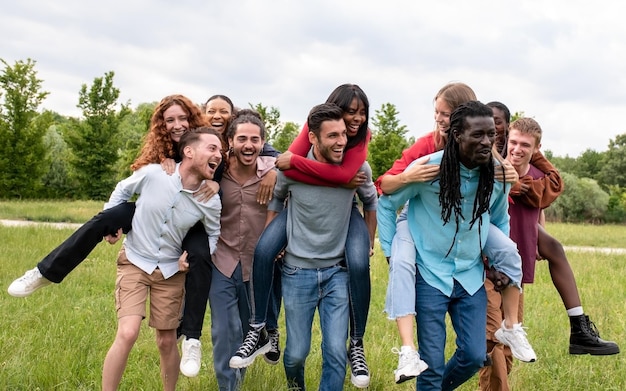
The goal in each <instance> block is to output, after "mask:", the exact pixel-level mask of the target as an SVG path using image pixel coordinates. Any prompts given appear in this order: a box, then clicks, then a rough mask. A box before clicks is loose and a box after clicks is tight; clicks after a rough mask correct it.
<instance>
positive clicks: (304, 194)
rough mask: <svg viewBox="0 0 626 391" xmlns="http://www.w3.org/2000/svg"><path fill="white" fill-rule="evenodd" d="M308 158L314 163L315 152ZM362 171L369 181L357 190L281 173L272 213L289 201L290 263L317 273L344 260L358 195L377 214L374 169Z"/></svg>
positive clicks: (366, 165)
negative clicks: (310, 183)
mask: <svg viewBox="0 0 626 391" xmlns="http://www.w3.org/2000/svg"><path fill="white" fill-rule="evenodd" d="M308 158H309V159H314V157H313V153H312V152H309V155H308ZM360 171H364V172H365V173H366V175H367V181H366V182H365V183H364V184H363V185H361V186H360V187H358V188H357V189H356V190H355V189H346V188H342V187H327V186H314V185H308V184H306V183H302V182H298V181H296V180H293V179H290V178H287V177H286V176H285V175H284V174H283V173H282V172H279V173H278V179H277V182H276V187H275V188H274V198H273V199H272V201H271V203H270V205H269V208H268V209H269V210H273V211H281V210H282V209H283V205H284V201H285V199H286V198H287V197H289V202H288V204H287V209H288V211H289V212H288V214H289V216H288V218H287V241H288V244H287V248H286V250H285V262H286V263H288V264H290V265H292V266H296V267H301V268H305V269H315V268H324V267H329V266H333V265H335V264H337V263H339V262H341V261H343V260H344V257H345V255H344V252H345V247H346V238H347V236H348V226H349V223H350V214H351V212H352V202H353V199H354V195H355V193H357V194H358V195H359V199H360V200H361V202H362V203H363V209H364V210H368V211H371V210H376V206H377V202H378V196H377V193H376V188H375V187H374V183H373V182H372V169H371V167H370V166H369V164H368V163H367V162H365V163H363V166H361V168H360Z"/></svg>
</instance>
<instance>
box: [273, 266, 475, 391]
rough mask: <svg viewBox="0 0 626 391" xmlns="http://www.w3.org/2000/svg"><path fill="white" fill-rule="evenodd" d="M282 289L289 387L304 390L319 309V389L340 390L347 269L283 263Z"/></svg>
mask: <svg viewBox="0 0 626 391" xmlns="http://www.w3.org/2000/svg"><path fill="white" fill-rule="evenodd" d="M282 286H283V301H284V305H285V323H286V328H287V341H286V346H285V354H284V356H283V363H284V366H285V375H286V376H287V382H288V384H295V385H298V386H299V387H300V388H301V389H302V390H304V389H305V385H304V364H305V362H306V358H307V356H308V355H309V351H310V349H311V327H312V324H313V317H314V315H315V310H316V309H318V311H319V319H320V327H321V331H322V345H321V346H322V373H321V376H320V385H319V389H320V390H327V391H335V390H341V389H343V383H344V379H345V377H346V359H347V348H346V340H347V338H348V318H349V315H348V312H349V310H348V273H347V270H346V268H344V267H341V266H338V265H335V266H331V267H327V268H322V269H302V268H296V267H293V266H291V265H288V264H284V265H283V273H282ZM483 344H484V341H483ZM483 358H484V357H483Z"/></svg>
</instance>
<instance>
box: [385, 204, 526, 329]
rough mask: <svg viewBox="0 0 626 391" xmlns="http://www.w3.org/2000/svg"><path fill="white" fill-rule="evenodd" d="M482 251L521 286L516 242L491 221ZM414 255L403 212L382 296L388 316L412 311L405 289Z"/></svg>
mask: <svg viewBox="0 0 626 391" xmlns="http://www.w3.org/2000/svg"><path fill="white" fill-rule="evenodd" d="M483 251H484V254H485V255H486V256H487V257H488V258H489V262H490V264H493V266H494V267H495V269H496V270H498V271H499V272H502V273H504V274H506V275H507V276H509V278H510V279H511V284H513V285H515V286H517V287H520V281H521V280H522V259H521V257H520V255H519V253H518V251H517V245H516V244H515V242H513V241H512V240H511V239H510V238H509V237H508V236H506V235H505V234H504V232H502V231H501V230H500V229H499V228H498V227H496V226H495V225H493V224H490V225H489V235H488V236H487V242H486V244H485V248H484V249H483ZM416 257H417V251H416V249H415V244H414V242H413V237H412V236H411V232H410V231H409V224H408V222H407V220H406V215H403V214H400V216H399V218H398V222H397V225H396V234H395V235H394V237H393V241H392V242H391V257H390V258H389V282H388V283H387V295H386V298H385V312H386V313H387V317H388V318H389V319H392V320H393V319H396V318H398V317H401V316H406V315H412V314H415V302H414V301H413V299H412V296H411V295H407V292H410V291H412V290H413V288H414V286H415V269H416Z"/></svg>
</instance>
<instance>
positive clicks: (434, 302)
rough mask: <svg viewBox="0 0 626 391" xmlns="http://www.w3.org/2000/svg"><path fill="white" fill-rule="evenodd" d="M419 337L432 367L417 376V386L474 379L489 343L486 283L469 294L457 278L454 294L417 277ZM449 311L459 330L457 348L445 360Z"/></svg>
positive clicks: (426, 388)
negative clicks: (486, 342) (446, 293)
mask: <svg viewBox="0 0 626 391" xmlns="http://www.w3.org/2000/svg"><path fill="white" fill-rule="evenodd" d="M415 295H416V301H415V303H416V312H417V316H416V318H417V340H418V344H419V354H420V357H421V359H422V360H424V361H425V362H426V363H428V369H427V370H426V371H424V372H422V374H421V375H420V376H419V377H418V378H417V389H418V390H420V391H430V390H453V389H455V388H457V387H459V386H460V385H461V384H463V383H464V382H465V381H467V380H468V379H470V378H471V377H472V376H473V375H474V374H475V373H476V372H478V370H479V369H480V368H481V367H482V366H483V362H484V361H485V356H486V354H487V347H486V344H485V329H486V327H487V325H486V319H487V295H486V293H485V287H484V286H482V287H481V288H480V289H479V290H478V291H477V292H476V293H474V295H469V294H468V293H467V292H466V291H465V289H463V287H462V286H461V284H459V283H458V282H457V281H455V282H454V288H453V290H452V295H451V296H450V297H448V296H446V295H444V294H443V293H441V291H440V290H438V289H436V288H433V287H432V286H430V285H428V283H427V282H426V281H424V279H423V278H422V276H421V275H420V274H419V270H418V271H417V273H416V277H415ZM446 313H449V314H450V319H451V320H452V327H453V328H454V331H455V332H456V335H457V338H456V351H455V352H454V355H453V356H452V357H451V358H450V360H448V362H447V363H446V362H445V355H444V349H445V346H446Z"/></svg>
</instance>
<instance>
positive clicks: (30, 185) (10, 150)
mask: <svg viewBox="0 0 626 391" xmlns="http://www.w3.org/2000/svg"><path fill="white" fill-rule="evenodd" d="M0 61H2V64H3V65H4V70H3V71H2V73H1V74H0V99H2V103H1V104H2V106H1V107H0V197H7V198H23V197H36V196H37V191H38V190H39V189H40V188H41V186H40V184H41V182H40V179H41V176H42V174H43V172H44V161H43V159H42V156H43V155H44V145H43V136H44V134H45V132H46V129H47V128H48V126H49V122H47V121H49V119H50V118H51V117H50V116H40V115H39V113H38V112H37V109H38V108H39V105H41V103H42V102H43V100H44V99H45V98H46V96H48V92H46V91H42V86H41V84H42V80H41V79H38V78H37V71H36V70H35V64H36V62H35V61H33V60H31V59H28V60H26V61H16V62H15V64H14V65H13V66H10V65H9V64H8V63H7V62H6V61H5V60H3V59H0Z"/></svg>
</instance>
